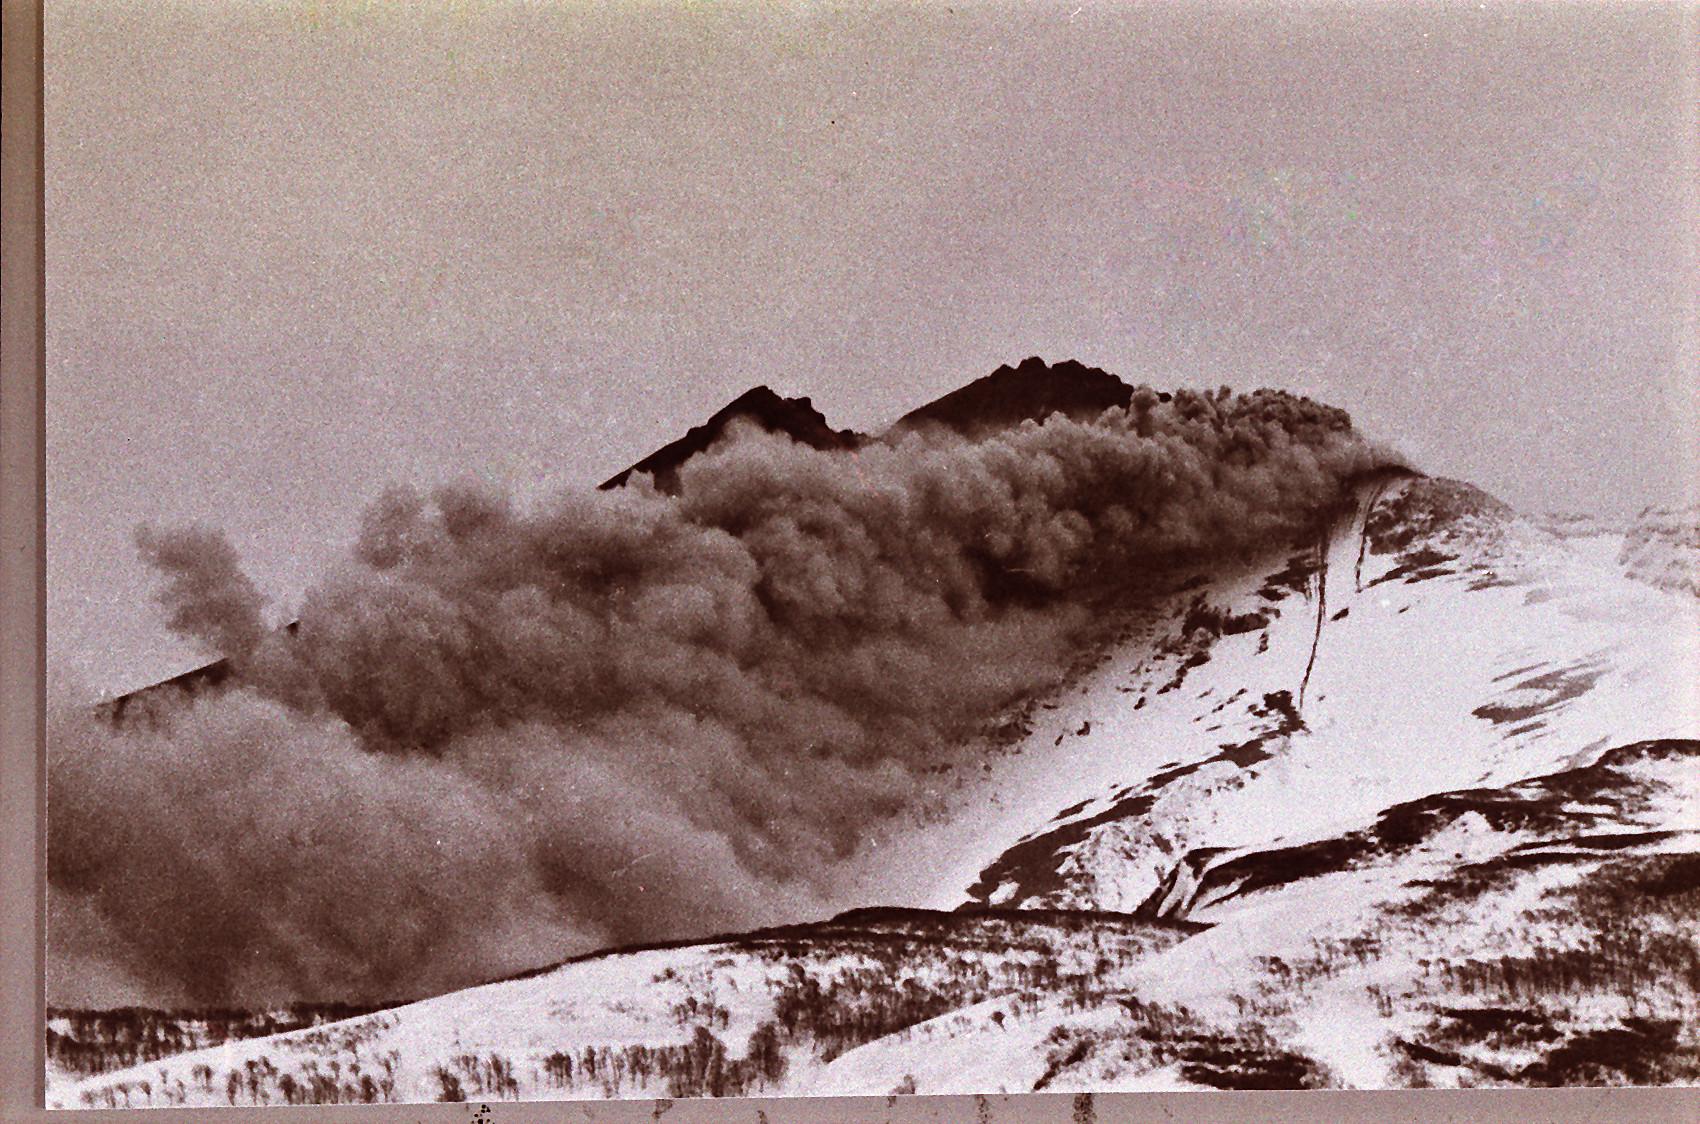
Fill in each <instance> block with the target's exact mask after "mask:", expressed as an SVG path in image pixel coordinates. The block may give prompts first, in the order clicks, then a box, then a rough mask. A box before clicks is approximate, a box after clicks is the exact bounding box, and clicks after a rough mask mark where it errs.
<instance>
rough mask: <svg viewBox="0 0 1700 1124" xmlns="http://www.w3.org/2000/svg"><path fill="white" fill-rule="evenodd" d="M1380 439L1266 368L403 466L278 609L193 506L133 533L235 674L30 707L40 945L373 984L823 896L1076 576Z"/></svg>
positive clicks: (1195, 530)
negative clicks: (1238, 376) (537, 455)
mask: <svg viewBox="0 0 1700 1124" xmlns="http://www.w3.org/2000/svg"><path fill="white" fill-rule="evenodd" d="M1378 460H1379V457H1378V454H1376V453H1375V452H1374V451H1373V450H1372V449H1371V448H1370V446H1369V445H1368V444H1367V443H1366V442H1364V441H1363V440H1362V439H1361V438H1360V437H1359V436H1357V435H1356V434H1355V433H1354V432H1353V431H1352V429H1351V425H1350V422H1349V420H1348V419H1347V417H1346V415H1344V414H1343V413H1341V412H1340V411H1337V410H1333V409H1330V408H1328V407H1324V406H1320V405H1317V404H1315V403H1312V402H1309V401H1306V400H1303V399H1297V398H1293V397H1290V396H1287V395H1284V394H1278V393H1273V392H1266V391H1260V392H1257V393H1255V394H1251V395H1245V396H1237V395H1230V394H1228V393H1227V392H1226V391H1223V392H1219V393H1215V394H1195V393H1186V392H1182V393H1179V394H1176V395H1175V396H1174V398H1173V400H1172V401H1160V400H1159V398H1158V396H1157V395H1156V394H1155V393H1154V392H1151V391H1149V390H1145V389H1141V390H1139V391H1137V392H1135V395H1134V399H1133V402H1132V404H1131V405H1130V406H1129V407H1128V408H1127V409H1125V410H1122V409H1112V410H1109V411H1107V412H1106V413H1105V414H1104V415H1103V416H1102V417H1101V418H1099V419H1097V420H1095V421H1091V422H1080V421H1072V420H1069V419H1067V418H1065V417H1062V416H1060V415H1058V416H1053V417H1052V418H1051V419H1050V420H1048V421H1047V422H1046V423H1045V424H1043V425H1039V424H1034V423H1026V424H1023V425H1022V426H1020V427H1018V428H1016V429H1012V430H1008V431H1005V432H1003V433H1000V434H998V435H996V436H994V437H991V438H988V439H985V440H981V441H978V442H968V441H964V440H962V439H960V438H956V437H952V436H949V435H946V434H941V433H936V432H935V433H910V434H907V435H905V436H902V437H898V438H894V439H892V440H891V441H889V442H873V443H871V444H868V445H865V446H863V447H862V448H860V449H859V450H856V451H838V450H828V451H822V450H816V449H812V448H808V447H806V446H803V445H799V444H796V443H793V442H790V441H788V440H786V439H785V438H783V437H778V436H773V435H768V434H763V433H759V432H754V431H741V432H735V433H733V434H732V436H731V437H730V439H728V440H727V441H725V442H723V443H722V444H720V445H718V446H716V447H715V448H714V449H712V450H711V451H709V452H708V453H705V454H702V455H699V456H697V457H694V458H692V459H691V460H690V461H688V462H687V463H686V464H685V465H684V466H683V468H682V469H681V470H680V473H679V485H678V494H677V495H676V496H669V495H664V494H661V493H659V492H657V491H656V490H655V489H654V488H653V487H651V486H649V485H648V483H647V482H646V478H642V477H640V478H637V479H636V480H635V481H634V482H633V483H632V485H631V486H629V487H626V488H623V489H616V490H613V491H589V490H586V491H583V492H572V493H568V494H564V495H560V496H557V497H555V498H554V499H553V500H552V501H551V502H549V503H547V504H544V505H542V506H540V507H538V508H536V509H535V510H529V511H519V510H516V509H515V508H514V507H513V506H512V505H511V504H510V503H509V502H508V501H507V499H506V498H505V497H503V496H500V495H497V494H493V493H491V492H489V491H486V490H484V489H481V488H479V487H477V486H457V487H453V488H443V489H438V490H436V491H433V492H430V493H429V494H423V493H420V492H418V491H415V490H413V489H408V488H398V489H395V490H393V491H391V492H390V493H388V494H386V495H385V496H384V497H382V498H381V499H380V500H379V501H378V502H377V503H376V504H374V505H373V506H372V508H371V510H370V511H369V512H368V513H367V515H366V518H365V521H364V526H363V529H362V533H361V535H360V538H359V542H358V543H357V544H356V546H355V548H354V550H353V554H352V557H351V558H350V559H349V561H348V562H347V563H346V564H345V565H344V567H343V568H342V569H340V570H339V571H337V572H335V573H333V574H330V575H328V576H326V577H325V578H324V579H323V580H322V581H321V582H320V583H319V584H318V585H317V586H316V587H315V588H314V589H313V590H312V591H311V592H310V593H309V594H308V596H307V597H306V599H305V601H304V603H303V605H302V606H301V611H300V626H299V630H298V632H297V633H296V634H294V635H293V636H291V635H288V634H285V633H282V632H272V633H268V634H264V635H263V636H262V635H260V634H258V633H257V632H256V631H255V629H256V628H257V622H258V603H257V601H256V600H255V599H254V598H252V597H250V596H249V593H251V591H252V586H251V585H249V584H248V583H247V582H246V579H243V578H241V576H240V572H239V570H238V569H237V567H236V564H235V559H234V555H233V553H232V552H231V551H230V550H229V548H228V546H227V545H225V544H224V543H223V541H222V540H221V539H218V538H216V537H213V536H208V535H205V534H204V533H201V532H193V533H184V534H157V533H148V534H146V535H144V536H143V537H142V539H141V541H142V544H143V549H144V552H145V553H146V554H147V555H148V557H149V558H150V560H152V561H154V562H155V564H156V565H157V566H159V568H160V569H161V570H162V572H163V573H164V574H165V576H166V579H167V597H166V603H167V605H168V607H169V608H170V609H171V610H172V613H173V617H172V621H173V627H176V628H179V629H181V630H184V631H188V632H190V633H191V634H192V635H196V636H199V637H201V638H203V639H204V640H205V641H206V642H207V643H209V644H214V645H216V646H218V648H219V650H220V651H221V652H226V653H230V654H233V655H234V656H235V657H237V665H238V668H239V678H240V680H241V683H242V686H241V687H239V688H238V689H236V690H234V691H231V692H227V693H225V694H223V695H220V696H218V697H216V698H205V699H202V700H199V701H197V702H195V703H193V704H190V705H187V706H185V708H184V709H183V710H182V711H181V712H180V713H177V714H175V715H173V716H170V717H169V718H168V720H167V721H166V722H165V723H163V724H162V725H160V726H159V727H157V728H153V727H147V728H143V727H140V726H138V727H135V728H132V727H129V726H126V727H124V728H122V729H118V730H115V729H113V728H112V727H111V726H110V725H109V724H103V723H101V722H100V721H98V720H97V719H95V718H94V717H92V716H90V715H89V714H88V713H87V711H86V708H85V709H84V710H80V711H76V712H74V713H72V712H69V711H67V712H65V713H62V714H60V715H59V716H58V719H57V720H56V721H55V722H54V724H53V731H52V737H51V745H50V751H49V752H50V801H51V814H50V821H49V830H50V842H49V856H50V871H49V874H50V882H51V888H52V895H53V898H54V902H53V916H54V917H55V918H58V919H60V921H61V924H60V926H59V927H58V928H57V929H55V931H54V933H53V935H52V937H51V940H52V942H53V944H52V947H53V954H54V956H55V957H59V956H62V955H64V956H76V957H80V958H82V959H83V960H85V961H87V962H90V963H99V964H102V965H104V969H105V973H106V975H107V976H108V977H110V978H120V979H125V980H130V981H139V983H136V984H133V985H132V986H135V987H137V988H138V989H144V990H146V991H148V992H149V993H150V994H149V996H146V997H145V998H154V999H155V1000H156V1001H181V1000H182V999H184V998H188V999H191V1000H193V1001H196V1002H223V1001H236V1002H248V1003H252V1002H258V1001H262V1000H265V1001H272V1000H277V999H366V998H385V997H395V996H398V995H411V994H417V993H423V992H428V991H433V990H442V989H445V988H449V987H453V986H457V985H462V984H465V983H468V982H472V981H475V980H478V979H483V978H488V977H490V976H492V975H496V974H500V973H502V972H507V971H513V970H516V969H520V968H524V967H528V966H531V965H533V964H536V963H540V962H544V961H549V960H552V959H557V958H559V957H561V956H563V955H566V954H569V953H572V952H576V951H582V950H583V949H585V948H587V947H590V946H593V945H597V944H604V943H611V942H622V941H631V940H638V939H659V938H664V937H669V936H678V935H687V934H698V933H703V932H706V931H712V930H726V929H731V928H737V927H744V926H749V925H752V924H759V923H766V922H770V921H776V920H781V919H796V918H798V917H800V916H809V915H814V914H818V913H819V912H821V911H822V910H824V909H826V908H828V907H829V906H832V907H836V906H837V905H840V904H843V903H840V902H835V901H834V892H835V880H836V879H837V878H838V877H839V876H838V874H837V872H838V871H840V870H841V869H842V868H843V866H844V862H845V860H846V859H847V858H849V857H850V856H852V855H855V854H857V853H858V848H859V845H860V843H861V840H862V837H863V835H864V833H865V832H866V831H867V829H868V827H869V825H870V824H872V823H875V822H876V821H878V820H879V819H880V818H881V817H885V816H889V815H890V814H892V813H895V812H897V811H899V810H901V809H902V808H904V807H905V806H906V803H907V802H908V801H909V800H910V798H911V793H912V792H913V790H914V787H915V779H914V778H915V777H916V776H917V773H918V770H920V769H922V768H924V767H927V766H930V765H935V764H941V763H946V762H949V761H950V760H951V759H952V758H953V757H955V758H958V759H960V758H961V756H962V754H963V753H964V752H969V751H970V750H968V749H967V748H966V747H968V746H970V745H971V744H972V736H973V734H974V732H975V731H976V730H977V729H979V728H981V727H982V725H983V724H984V722H985V721H986V720H987V719H988V717H990V716H992V715H994V714H995V713H997V712H998V711H999V710H1000V709H1001V708H1004V707H1006V706H1008V705H1009V704H1011V702H1013V701H1014V700H1017V699H1019V698H1021V697H1022V696H1024V695H1025V694H1027V693H1029V692H1032V691H1034V690H1037V689H1040V688H1043V687H1045V686H1047V685H1049V684H1051V683H1053V682H1055V680H1056V679H1057V677H1058V676H1059V675H1060V672H1061V669H1062V668H1063V667H1064V666H1066V663H1067V658H1068V655H1069V652H1070V649H1071V647H1072V646H1073V645H1074V644H1076V643H1077V642H1078V640H1079V638H1080V635H1081V632H1082V629H1083V627H1084V626H1085V625H1086V623H1087V621H1088V619H1089V617H1090V608H1091V605H1092V603H1093V601H1094V599H1096V598H1102V597H1114V596H1116V595H1117V593H1118V591H1124V590H1127V589H1131V588H1134V587H1136V586H1137V585H1138V584H1139V579H1140V577H1141V576H1142V575H1144V574H1147V573H1149V572H1150V571H1151V570H1152V569H1153V568H1154V567H1159V566H1164V565H1168V564H1171V563H1175V562H1178V561H1181V560H1184V559H1188V558H1198V557H1201V556H1212V555H1215V554H1218V553H1222V552H1231V551H1237V550H1240V549H1243V548H1247V547H1251V546H1256V545H1259V544H1263V543H1266V542H1269V541H1271V540H1273V539H1275V538H1277V537H1286V536H1290V535H1292V534H1294V533H1297V532H1299V531H1301V530H1302V529H1304V528H1306V527H1309V526H1310V525H1312V523H1313V522H1314V521H1315V519H1316V518H1318V516H1319V514H1320V513H1321V512H1322V511H1323V510H1324V509H1326V508H1328V507H1330V506H1332V505H1333V504H1335V503H1336V502H1337V501H1338V499H1339V498H1340V495H1341V490H1342V485H1343V482H1344V481H1346V480H1347V479H1348V478H1349V477H1351V476H1352V475H1354V474H1355V473H1358V472H1360V471H1363V470H1365V469H1368V468H1370V467H1373V466H1374V465H1375V464H1376V463H1377V462H1378ZM244 590H246V591H248V592H247V593H245V592H243V591H244ZM203 591H204V593H203ZM159 997H164V999H163V1000H161V999H160V998H159ZM53 998H54V999H55V1001H56V1002H74V1001H75V1000H76V998H77V996H75V995H56V996H54V997H53Z"/></svg>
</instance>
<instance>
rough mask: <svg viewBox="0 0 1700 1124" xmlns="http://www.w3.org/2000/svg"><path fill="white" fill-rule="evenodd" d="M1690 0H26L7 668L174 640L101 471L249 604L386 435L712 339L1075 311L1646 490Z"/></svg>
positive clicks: (774, 349) (1532, 492) (983, 330)
mask: <svg viewBox="0 0 1700 1124" xmlns="http://www.w3.org/2000/svg"><path fill="white" fill-rule="evenodd" d="M1697 11H1700V9H1696V8H1695V7H1694V6H1692V5H1687V6H1683V7H1680V8H1679V7H1675V6H1658V7H1645V8H1640V7H1633V6H1631V5H1627V4H1619V3H1601V4H1597V5H1592V6H1586V7H1557V6H1552V5H1545V4H1542V5H1529V6H1524V7H1514V6H1505V5H1499V4H1488V5H1459V6H1449V7H1433V6H1421V5H1417V4H1397V5H1392V6H1390V7H1381V8H1378V9H1374V10H1372V9H1369V8H1363V9H1357V10H1352V11H1346V10H1342V9H1340V8H1338V7H1336V6H1332V5H1327V6H1319V7H1317V8H1314V9H1311V10H1309V11H1306V10H1302V9H1299V8H1296V7H1285V8H1280V9H1273V8H1263V9H1259V10H1248V9H1246V8H1244V7H1204V6H1200V5H1185V4H1182V5H1170V6H1167V7H1164V8H1162V9H1161V10H1153V9H1152V8H1151V7H1149V6H1144V5H1139V6H1136V5H1132V4H1119V5H1118V4H1106V3H1075V2H1069V3H1064V4H1059V5H1041V6H1015V5H1001V6H987V5H972V4H963V5H956V6H954V8H953V7H947V6H946V5H945V4H942V3H926V4H914V5H898V6H888V7H884V8H882V9H880V10H879V11H877V12H875V13H872V14H857V13H854V12H853V11H851V10H850V9H844V10H842V11H834V10H832V9H830V8H827V7H824V6H817V5H808V6H805V5H794V6H782V5H777V4H771V5H762V6H760V7H759V8H758V7H756V6H754V5H751V6H746V7H744V8H736V7H734V8H731V9H726V10H710V8H709V6H707V5H680V6H676V7H675V6H671V5H669V6H665V7H664V6H660V5H638V4H616V5H606V6H595V7H592V6H585V5H571V6H566V5H520V4H505V5H480V4H472V3H447V4H440V5H437V6H431V5H427V4H407V5H401V4H378V3H370V2H358V0H356V2H352V3H347V4H331V3H313V4H306V3H302V4H284V3H276V4H257V3H240V4H238V3H228V2H223V0H219V2H214V0H205V2H202V3H196V4H182V3H177V4H167V3H160V2H156V0H150V2H148V3H128V4H124V3H116V2H113V0H88V2H66V0H55V2H53V3H50V4H49V5H48V7H47V13H46V14H47V28H46V30H47V43H46V78H47V91H46V94H47V102H46V113H47V220H48V230H47V235H48V240H47V271H48V292H47V315H48V339H47V347H48V418H47V424H48V521H49V566H48V575H49V576H48V580H49V594H48V608H49V650H50V657H51V659H52V661H53V666H54V671H55V674H56V675H67V674H68V675H72V676H76V677H78V678H81V679H82V680H84V681H85V682H86V683H87V685H89V686H91V687H94V688H96V689H100V690H103V691H114V690H123V689H128V688H130V687H134V686H137V685H140V684H142V683H145V682H148V681H151V680H152V679H155V678H158V677H159V676H161V675H163V674H169V673H171V672H174V671H176V670H181V669H183V668H185V667H188V666H191V665H192V664H194V663H195V662H196V660H195V657H194V655H193V654H192V653H191V652H190V651H189V649H187V648H186V647H184V646H183V645H181V644H180V643H179V642H178V641H176V640H175V639H173V638H172V637H170V636H168V635H167V634H166V633H165V630H164V628H163V626H162V625H161V624H160V622H159V615H158V613H157V612H156V611H155V610H154V608H153V607H152V605H151V603H150V591H151V585H150V582H149V579H148V575H147V574H146V573H145V572H144V570H143V568H142V566H141V564H140V563H139V561H138V560H137V558H136V552H135V548H134V546H133V545H132V543H131V540H130V536H131V532H132V529H133V528H134V526H135V525H136V524H137V523H138V522H141V521H144V520H146V521H154V522H182V521H189V520H203V521H208V522H211V523H215V524H217V525H220V526H223V527H225V528H226V529H227V530H228V531H229V533H230V536H231V539H232V541H233V542H234V543H235V545H236V546H237V548H238V549H239V550H240V552H241V553H242V555H243V557H244V559H245V560H246V563H247V566H248V569H249V572H250V573H251V574H252V575H253V577H254V578H255V579H256V581H258V582H259V584H260V585H261V587H262V588H263V589H264V590H265V591H266V592H267V593H268V594H270V595H271V596H272V597H273V598H274V612H275V615H276V616H277V617H279V618H282V617H283V616H285V615H286V614H287V612H288V610H289V608H290V607H291V605H292V603H293V602H294V601H295V600H296V599H298V598H299V596H300V593H301V591H302V590H303V588H304V587H305V586H306V585H307V584H308V583H309V582H310V581H311V579H312V577H313V576H314V574H315V573H317V572H318V571H320V570H321V569H322V568H323V567H324V566H325V565H326V564H327V562H328V561H329V560H330V559H331V558H332V557H334V555H335V554H336V552H337V551H338V550H339V549H340V548H341V547H342V546H343V544H345V543H346V542H347V541H348V539H349V537H350V536H351V534H352V530H353V526H354V523H355V520H356V518H357V515H358V512H359V510H360V508H361V507H362V505H363V504H364V503H365V502H366V501H367V500H369V499H370V498H371V497H372V496H374V495H375V494H376V493H377V492H378V490H379V489H381V488H382V486H383V485H384V484H385V483H387V482H390V481H393V480H413V481H419V482H430V481H436V480H443V479H450V478H454V477H456V476H465V475H469V474H470V475H478V476H482V477H485V478H489V479H495V480H500V481H504V482H507V483H508V484H510V485H512V486H513V487H514V488H515V489H516V490H517V491H518V492H519V493H520V494H521V495H522V496H533V495H536V494H537V493H538V492H539V491H542V490H546V489H549V488H553V487H558V486H563V485H572V486H579V485H590V484H593V483H595V482H596V481H599V480H601V479H603V478H605V477H606V476H608V475H610V474H612V473H613V472H614V471H616V470H618V469H620V468H622V467H624V466H625V465H627V464H629V463H630V462H632V461H633V460H636V459H637V458H639V457H640V456H642V455H643V454H644V453H647V452H648V451H650V450H651V449H653V448H654V447H656V446H657V445H660V444H662V443H664V442H665V441H667V440H670V439H671V438H672V437H674V436H677V435H678V433H680V432H681V431H682V430H683V429H684V428H685V427H686V426H688V425H690V424H693V423H695V422H697V421H700V420H701V418H702V417H704V416H705V415H706V414H708V413H709V412H711V411H712V410H714V409H716V408H717V407H719V406H720V405H722V404H723V403H724V402H725V401H726V400H728V399H730V398H731V397H733V396H734V395H735V394H737V393H738V392H740V391H742V390H743V389H745V388H747V387H748V386H750V385H752V384H754V383H757V382H766V383H768V384H769V385H771V386H773V387H774V388H775V389H776V390H779V391H780V392H781V393H785V394H807V395H810V396H812V397H813V399H814V401H815V403H816V405H817V406H819V407H820V408H821V409H822V410H823V411H824V412H825V413H826V414H827V417H828V419H829V421H831V422H832V423H833V424H834V425H838V426H855V427H858V428H878V427H880V426H883V425H884V424H886V423H887V422H889V421H890V420H891V419H893V418H894V417H896V416H897V415H898V414H899V413H901V412H903V411H904V410H906V409H907V408H909V407H910V406H913V405H916V404H918V403H920V402H922V401H924V400H926V399H928V398H931V397H933V396H936V395H937V394H939V393H942V392H944V391H947V390H949V389H952V388H954V387H956V386H958V385H960V384H962V383H964V382H967V381H969V380H970V379H973V378H976V377H978V376H980V375H983V374H985V373H987V372H989V371H990V370H992V369H993V368H995V367H996V366H997V365H998V364H1000V363H1004V362H1013V361H1016V360H1019V359H1021V358H1023V357H1025V356H1027V355H1032V354H1040V355H1043V356H1045V357H1047V358H1049V359H1053V360H1056V359H1062V358H1065V357H1075V358H1079V359H1081V360H1084V361H1086V362H1089V363H1092V364H1095V365H1098V366H1102V367H1105V368H1106V369H1109V370H1111V371H1114V372H1116V373H1117V374H1120V375H1121V376H1123V377H1124V378H1126V379H1127V380H1129V381H1132V382H1139V381H1143V382H1150V383H1152V384H1154V385H1158V386H1174V385H1192V386H1216V385H1221V384H1227V385H1231V386H1234V387H1236V388H1246V389H1249V388H1251V387H1253V386H1258V385H1267V386H1276V387H1282V388H1286V389H1290V390H1295V391H1298V392H1301V393H1305V394H1310V395H1313V396H1316V397H1320V398H1322V399H1324V400H1326V401H1328V402H1330V403H1333V404H1335V405H1339V406H1342V407H1344V408H1346V409H1348V410H1350V411H1351V413H1352V414H1353V416H1354V418H1355V419H1356V420H1357V421H1358V424H1359V426H1360V428H1362V429H1364V430H1366V431H1367V432H1369V433H1371V434H1372V435H1375V436H1379V437H1382V438H1385V439H1388V440H1390V441H1391V442H1393V443H1394V444H1396V445H1398V446H1400V447H1402V448H1403V449H1405V450H1406V451H1407V452H1408V453H1409V454H1411V455H1412V456H1413V457H1414V458H1415V459H1416V460H1417V462H1418V464H1419V465H1420V466H1421V467H1424V468H1426V469H1429V470H1430V471H1435V472H1441V473H1445V474H1448V475H1455V476H1461V477H1464V478H1466V479H1470V480H1472V481H1474V482H1476V483H1478V484H1480V485H1482V486H1484V487H1486V488H1487V489H1488V490H1490V491H1492V492H1494V493H1496V494H1497V495H1499V496H1500V497H1502V498H1504V499H1506V500H1508V501H1509V502H1511V503H1513V504H1515V505H1518V506H1519V507H1522V508H1524V509H1528V510H1545V509H1569V510H1585V511H1597V512H1601V513H1604V514H1610V515H1621V514H1624V513H1630V512H1633V511H1634V510H1638V509H1639V508H1640V507H1641V506H1642V505H1644V504H1648V503H1672V502H1693V500H1694V499H1695V489H1696V484H1695V480H1696V478H1697V477H1700V462H1697V458H1696V441H1695V433H1696V424H1697V416H1700V389H1697V378H1696V371H1697V350H1696V344H1695V294H1696V292H1697V288H1696V281H1697V276H1700V275H1697V270H1696V266H1697V263H1700V253H1697V241H1696V239H1697V231H1700V223H1697V221H1696V215H1697V213H1700V212H1697V208H1696V197H1695V191H1696V188H1695V179H1696V173H1697V170H1700V169H1697V167H1696V162H1695V154H1696V139H1697V135H1700V134H1697V132H1696V119H1695V107H1696V104H1697V101H1696V96H1697V87H1696V80H1695V78H1694V74H1695V73H1696V58H1695V53H1696V52H1695V44H1696V35H1697V32H1700V20H1697V18H1696V12H1697ZM1685 83H1686V85H1685Z"/></svg>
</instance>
